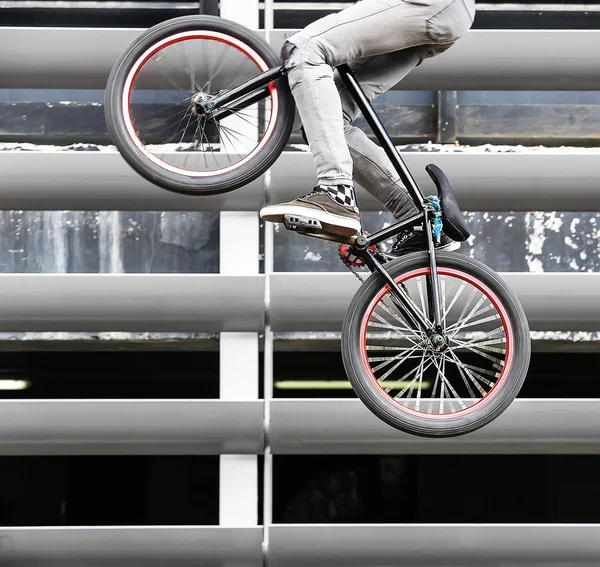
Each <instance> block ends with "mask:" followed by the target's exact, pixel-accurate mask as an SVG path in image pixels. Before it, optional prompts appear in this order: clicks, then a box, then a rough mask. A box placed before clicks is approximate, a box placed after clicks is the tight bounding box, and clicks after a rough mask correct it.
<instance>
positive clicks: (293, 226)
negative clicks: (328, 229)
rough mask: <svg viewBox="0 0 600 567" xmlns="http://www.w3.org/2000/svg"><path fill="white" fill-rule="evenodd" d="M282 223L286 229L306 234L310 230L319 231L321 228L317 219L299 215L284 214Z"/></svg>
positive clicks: (310, 231) (309, 232)
mask: <svg viewBox="0 0 600 567" xmlns="http://www.w3.org/2000/svg"><path fill="white" fill-rule="evenodd" d="M283 224H284V226H285V228H287V229H288V230H293V231H294V232H298V233H302V234H308V235H310V234H311V233H312V232H320V231H322V230H323V227H322V226H321V223H320V222H319V221H318V220H316V219H311V218H310V217H304V216H300V215H285V216H284V217H283Z"/></svg>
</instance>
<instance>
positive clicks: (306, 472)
mask: <svg viewBox="0 0 600 567" xmlns="http://www.w3.org/2000/svg"><path fill="white" fill-rule="evenodd" d="M599 474H600V456H598V455H576V456H574V455H569V456H566V455H493V456H487V455H440V456H438V455H431V456H429V455H428V456H414V455H406V456H405V455H400V456H276V457H275V461H274V509H273V521H274V523H438V522H439V523H586V522H591V523H595V522H598V521H600V485H599V484H598V482H597V479H598V475H599Z"/></svg>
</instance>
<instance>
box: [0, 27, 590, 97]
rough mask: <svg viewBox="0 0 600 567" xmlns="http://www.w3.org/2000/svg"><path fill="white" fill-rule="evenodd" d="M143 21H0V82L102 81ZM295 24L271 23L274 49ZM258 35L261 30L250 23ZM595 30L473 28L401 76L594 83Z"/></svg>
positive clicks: (432, 83)
mask: <svg viewBox="0 0 600 567" xmlns="http://www.w3.org/2000/svg"><path fill="white" fill-rule="evenodd" d="M143 31H144V29H143V28H123V29H114V28H60V27H58V28H57V27H47V28H36V27H3V28H0V38H1V39H0V48H1V49H0V88H61V89H65V88H77V89H103V88H105V86H106V80H107V78H108V75H109V73H110V70H111V67H112V65H113V64H114V62H115V61H116V60H117V59H118V57H119V55H120V54H121V53H122V52H123V50H124V49H125V48H126V47H127V46H128V45H129V44H130V43H131V42H132V41H133V40H134V39H135V38H136V37H138V36H139V35H140V34H141V33H142V32H143ZM295 31H296V30H291V29H276V30H271V31H270V43H271V45H272V47H273V49H274V50H275V51H276V52H279V49H280V47H281V45H282V43H283V41H284V38H285V37H286V36H289V35H291V34H293V33H294V32H295ZM255 33H257V34H258V35H259V36H260V37H263V38H264V36H265V31H264V30H258V31H255ZM598 51H600V31H599V30H471V31H469V32H468V33H467V34H466V35H465V36H464V37H463V38H462V39H461V40H460V41H458V42H457V43H456V44H455V45H454V46H453V47H452V48H451V49H450V50H448V51H447V52H445V53H443V54H441V55H438V56H437V57H434V58H432V59H429V60H427V61H425V62H424V63H423V64H422V65H421V66H419V67H418V68H417V69H415V70H414V71H413V72H412V73H410V74H409V75H408V76H407V77H406V78H405V79H404V80H403V81H402V83H401V86H402V88H403V89H417V90H437V89H448V90H507V89H508V90H512V89H514V90H554V89H558V90H598V89H600V72H599V71H600V62H599V61H598V58H597V57H596V56H595V54H596V53H598Z"/></svg>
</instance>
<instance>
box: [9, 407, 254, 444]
mask: <svg viewBox="0 0 600 567" xmlns="http://www.w3.org/2000/svg"><path fill="white" fill-rule="evenodd" d="M262 450H263V403H262V402H261V401H240V402H238V401H222V400H22V401H21V400H2V401H0V455H151V454H163V455H178V454H179V455H219V454H251V455H255V454H258V453H260V452H262Z"/></svg>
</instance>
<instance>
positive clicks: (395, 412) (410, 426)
mask: <svg viewBox="0 0 600 567" xmlns="http://www.w3.org/2000/svg"><path fill="white" fill-rule="evenodd" d="M437 261H438V266H439V267H448V268H454V269H456V270H460V271H461V272H463V273H466V274H469V275H470V276H472V277H475V278H477V279H478V280H479V281H480V282H482V283H483V284H485V285H486V286H487V287H488V288H489V289H490V290H491V291H492V292H493V293H494V294H495V295H496V296H497V298H498V300H499V301H500V303H501V304H502V306H503V307H504V309H505V310H506V313H507V314H508V319H509V320H510V323H511V326H512V329H513V341H514V358H513V361H512V365H511V367H510V368H509V370H508V373H507V375H506V377H505V378H504V380H503V382H502V383H501V384H498V386H497V387H498V391H497V392H496V393H495V395H494V396H493V397H492V399H490V400H489V401H486V403H484V404H483V405H482V406H481V407H480V408H478V409H474V410H473V411H472V412H471V413H469V414H467V415H457V416H453V417H448V418H444V419H442V420H434V419H431V418H428V417H427V416H426V414H423V416H417V415H415V414H414V413H409V412H408V411H403V410H402V409H401V408H400V407H398V406H397V405H396V404H394V403H393V402H392V400H391V398H390V397H389V396H387V395H386V394H384V392H383V390H382V389H381V388H378V387H377V386H376V385H375V384H374V383H373V381H372V379H371V378H370V377H369V374H368V371H367V369H366V368H365V365H364V363H363V362H362V360H361V354H360V351H361V347H360V334H361V325H362V320H363V317H364V315H365V313H366V311H367V309H368V307H369V305H370V304H371V302H372V301H373V300H374V299H375V297H376V296H377V294H378V293H379V292H380V291H381V290H382V289H383V288H384V287H385V285H386V284H385V282H384V280H383V278H382V277H381V276H380V275H379V274H378V273H376V272H375V273H373V274H372V275H370V276H369V278H368V279H367V280H366V282H365V283H364V284H363V285H361V287H360V288H359V289H358V291H357V293H356V294H355V296H354V298H353V300H352V302H351V304H350V307H349V309H348V311H347V313H346V317H345V320H344V323H343V327H342V359H343V363H344V367H345V369H346V373H347V376H348V379H349V381H350V383H351V384H352V387H353V389H354V391H355V393H356V395H357V396H358V397H359V399H360V400H361V401H362V402H363V403H364V404H365V406H366V407H367V408H368V409H369V410H370V411H371V412H372V413H373V414H375V415H376V416H377V417H378V418H379V419H381V420H382V421H383V422H385V423H387V424H388V425H390V426H392V427H394V428H396V429H398V430H400V431H403V432H405V433H410V434H412V435H417V436H420V437H437V438H441V437H456V436H460V435H465V434H468V433H471V432H473V431H476V430H478V429H480V428H482V427H484V426H485V425H487V424H489V423H490V422H492V421H493V420H494V419H496V418H497V417H498V416H499V415H500V414H501V413H502V412H504V410H506V408H507V407H508V406H509V405H510V404H511V403H512V401H513V400H514V398H515V397H516V396H517V394H518V393H519V391H520V389H521V387H522V385H523V382H524V381H525V378H526V376H527V371H528V368H529V361H530V357H531V338H530V333H529V325H528V321H527V317H526V314H525V311H524V310H523V307H522V306H521V303H520V302H519V300H518V298H517V296H516V295H515V293H514V292H513V291H512V290H511V289H510V288H509V287H508V285H507V284H506V282H504V281H503V280H502V279H501V278H500V277H499V276H498V275H497V274H496V273H495V272H494V271H493V270H491V269H490V268H489V267H487V266H486V265H484V264H482V263H481V262H478V261H476V260H473V259H471V258H468V257H466V256H463V255H461V254H456V253H451V252H450V253H448V252H446V253H444V252H438V253H437ZM428 266H429V261H428V254H427V253H426V252H417V253H411V254H407V255H406V256H404V257H402V258H398V259H396V260H393V261H392V262H389V263H387V264H386V266H385V267H386V269H387V270H388V271H389V273H390V274H391V275H392V277H393V278H394V279H395V280H396V281H397V279H398V278H399V277H400V276H401V275H402V274H405V273H407V272H409V271H411V270H414V269H418V268H424V267H428Z"/></svg>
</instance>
